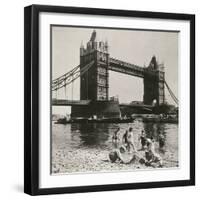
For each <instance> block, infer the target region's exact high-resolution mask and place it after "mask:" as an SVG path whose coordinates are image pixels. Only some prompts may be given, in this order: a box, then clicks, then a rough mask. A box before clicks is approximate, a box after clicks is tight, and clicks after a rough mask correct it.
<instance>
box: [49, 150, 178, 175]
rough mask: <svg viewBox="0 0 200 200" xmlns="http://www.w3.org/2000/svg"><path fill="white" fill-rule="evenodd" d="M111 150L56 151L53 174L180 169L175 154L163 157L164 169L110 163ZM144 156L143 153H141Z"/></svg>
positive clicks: (53, 159) (167, 154)
mask: <svg viewBox="0 0 200 200" xmlns="http://www.w3.org/2000/svg"><path fill="white" fill-rule="evenodd" d="M109 152H110V151H109V150H101V149H92V150H91V149H88V148H85V149H73V150H68V151H67V150H58V149H57V150H54V153H53V155H52V174H60V173H61V174H62V173H63V174H64V173H95V172H107V173H108V172H126V171H127V172H128V171H129V172H130V171H134V170H137V171H138V170H140V169H141V170H142V169H143V170H144V169H145V170H146V169H151V170H152V169H154V170H156V169H168V168H178V167H179V165H178V161H177V160H175V157H174V154H172V153H170V152H166V153H165V155H162V154H160V155H161V157H162V158H163V167H162V168H158V167H152V166H145V165H144V164H140V163H139V162H133V163H129V164H124V163H120V162H114V163H112V162H110V160H109V157H108V154H109ZM139 154H140V155H142V156H143V152H139Z"/></svg>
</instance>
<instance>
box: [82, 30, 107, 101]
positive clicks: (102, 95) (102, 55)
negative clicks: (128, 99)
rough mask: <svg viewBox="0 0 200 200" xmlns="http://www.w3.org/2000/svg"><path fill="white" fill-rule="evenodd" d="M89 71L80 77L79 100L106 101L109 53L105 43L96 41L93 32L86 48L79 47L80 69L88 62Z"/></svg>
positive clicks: (94, 32)
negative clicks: (91, 63) (90, 64)
mask: <svg viewBox="0 0 200 200" xmlns="http://www.w3.org/2000/svg"><path fill="white" fill-rule="evenodd" d="M92 61H93V62H94V63H93V65H92V66H91V67H90V69H89V70H88V71H87V72H86V73H84V74H83V75H81V77H80V99H81V100H86V99H89V100H93V101H108V99H109V96H108V88H109V73H108V66H109V53H108V43H107V41H105V42H103V41H97V36H96V31H95V30H94V31H93V33H92V35H91V38H90V40H89V41H88V42H87V46H86V48H84V46H83V44H81V47H80V69H81V70H82V69H84V67H85V66H86V65H87V64H89V63H90V62H92Z"/></svg>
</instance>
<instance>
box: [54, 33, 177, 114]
mask: <svg viewBox="0 0 200 200" xmlns="http://www.w3.org/2000/svg"><path fill="white" fill-rule="evenodd" d="M110 70H111V71H115V72H119V73H123V74H127V75H130V76H136V77H140V78H143V85H144V95H143V103H142V104H135V105H134V104H121V105H119V102H118V101H117V100H114V99H112V100H110V98H109V71H110ZM77 78H80V100H79V101H73V100H67V99H53V100H52V105H54V106H72V116H74V117H90V116H92V115H97V116H99V117H102V116H103V117H105V116H106V117H118V116H119V115H120V106H121V107H127V106H129V107H130V108H134V107H138V108H140V109H141V110H149V111H151V110H152V109H153V107H154V106H160V105H163V104H165V85H166V86H167V89H168V90H169V92H170V94H171V96H172V98H173V99H174V101H175V102H176V103H177V104H178V99H177V98H176V97H175V95H174V94H173V92H172V91H171V90H170V88H169V86H168V85H167V83H166V81H165V71H164V66H163V65H159V64H158V63H157V60H156V57H155V56H153V57H152V59H151V61H150V63H149V65H148V67H141V66H138V65H135V64H131V63H128V62H125V61H121V60H118V59H116V58H112V57H110V55H109V49H108V43H107V42H103V41H96V31H93V33H92V35H91V38H90V40H89V41H88V43H87V45H86V47H84V46H83V45H81V47H80V65H78V66H77V67H75V68H74V69H72V70H71V71H69V72H67V73H66V74H64V75H62V76H60V77H58V78H56V79H55V80H53V82H52V91H55V92H57V91H58V90H59V89H61V88H65V87H66V86H67V85H69V84H71V83H73V82H74V81H75V80H76V79H77ZM119 84H120V83H119ZM116 87H117V85H116ZM129 87H131V85H130V86H129ZM133 92H134V91H133Z"/></svg>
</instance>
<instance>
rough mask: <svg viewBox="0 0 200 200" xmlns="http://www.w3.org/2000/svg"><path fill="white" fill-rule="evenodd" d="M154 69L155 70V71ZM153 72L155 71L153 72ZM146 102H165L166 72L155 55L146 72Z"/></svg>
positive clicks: (158, 103)
mask: <svg viewBox="0 0 200 200" xmlns="http://www.w3.org/2000/svg"><path fill="white" fill-rule="evenodd" d="M153 71H154V72H153ZM151 72H153V73H151ZM143 80H144V97H143V101H144V104H148V105H152V104H153V103H156V105H157V106H159V105H162V104H164V103H165V90H164V84H165V72H164V66H163V65H158V63H157V61H156V57H155V56H153V57H152V59H151V62H150V64H149V66H148V67H147V68H146V70H145V72H144V79H143Z"/></svg>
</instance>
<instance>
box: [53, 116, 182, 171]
mask: <svg viewBox="0 0 200 200" xmlns="http://www.w3.org/2000/svg"><path fill="white" fill-rule="evenodd" d="M129 127H132V128H133V133H134V141H135V144H136V147H137V149H138V150H139V149H141V144H140V141H139V136H140V134H141V131H142V130H144V131H145V133H146V135H147V137H149V138H150V137H153V138H154V139H155V150H156V152H157V153H158V154H159V155H160V156H161V157H162V159H163V163H164V164H163V168H170V167H173V168H174V167H178V163H179V162H178V124H168V123H144V122H143V121H142V119H136V120H135V121H134V122H133V123H121V124H109V123H105V124H103V123H98V124H95V123H89V124H66V125H63V124H54V122H52V146H51V148H52V151H51V152H52V157H51V162H52V163H51V164H52V165H51V166H52V167H51V172H52V173H53V174H58V173H75V172H79V173H82V172H90V173H91V172H109V171H115V170H116V171H119V170H128V171H130V170H134V169H147V168H148V167H146V166H143V165H139V164H128V165H125V164H122V163H111V162H110V161H109V158H108V154H109V152H110V151H112V150H113V148H114V147H113V144H112V136H113V133H114V132H115V131H116V130H117V129H118V128H120V131H119V135H120V138H122V136H123V134H124V133H125V131H126V130H127V129H128V128H129ZM159 134H163V135H164V138H165V146H164V150H163V149H162V151H161V150H160V149H159V145H158V139H159ZM149 168H151V167H149Z"/></svg>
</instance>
